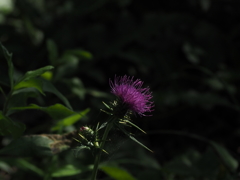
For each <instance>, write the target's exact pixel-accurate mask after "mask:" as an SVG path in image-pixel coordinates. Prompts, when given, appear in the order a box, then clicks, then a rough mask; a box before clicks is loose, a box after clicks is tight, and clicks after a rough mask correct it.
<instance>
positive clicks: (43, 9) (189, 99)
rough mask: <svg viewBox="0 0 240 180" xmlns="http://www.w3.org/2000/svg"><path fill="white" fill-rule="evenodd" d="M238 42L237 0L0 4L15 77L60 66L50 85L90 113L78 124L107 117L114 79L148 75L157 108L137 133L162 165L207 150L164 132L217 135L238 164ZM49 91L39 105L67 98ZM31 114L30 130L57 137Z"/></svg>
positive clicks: (1, 33)
mask: <svg viewBox="0 0 240 180" xmlns="http://www.w3.org/2000/svg"><path fill="white" fill-rule="evenodd" d="M10 2H12V1H10ZM239 40H240V1H238V0H181V1H180V0H168V1H141V0H139V1H135V0H111V1H108V0H88V1H83V0H68V1H64V0H51V1H47V0H38V1H32V0H16V1H13V3H12V5H11V6H10V7H7V6H3V5H2V7H1V6H0V41H1V43H2V44H3V45H4V46H5V47H6V48H7V49H8V50H9V51H10V52H12V53H13V63H14V66H15V69H16V71H17V73H19V74H22V73H24V72H26V71H28V70H33V69H37V68H40V67H42V66H46V65H53V66H54V67H55V69H54V71H53V79H52V82H53V84H54V85H55V86H56V87H57V88H58V89H59V91H61V92H62V93H63V94H64V95H65V96H66V97H67V98H68V100H69V101H70V103H71V105H72V106H73V109H74V110H76V111H79V110H83V109H85V108H90V109H91V111H90V113H89V114H88V116H87V118H86V120H85V121H84V122H80V123H79V124H77V126H80V125H84V124H96V122H97V121H98V119H97V118H100V117H102V116H103V117H104V115H102V114H101V113H100V111H99V109H100V108H104V106H103V105H102V101H105V102H109V101H111V100H112V96H111V95H110V87H109V78H111V79H113V78H114V77H115V75H119V76H122V75H125V74H126V75H129V76H134V77H135V78H140V79H141V80H143V81H144V85H145V86H149V87H150V88H151V91H152V92H153V101H154V102H155V108H154V109H155V111H154V112H153V113H152V116H150V117H143V118H139V117H134V118H133V119H134V122H135V123H136V124H137V125H139V127H141V128H142V129H144V130H145V131H147V132H148V135H146V136H141V137H140V139H141V138H142V140H143V142H144V143H145V144H146V145H147V146H148V147H149V148H150V149H152V150H153V151H154V154H153V155H151V156H152V157H153V158H154V159H156V161H157V162H158V163H160V164H162V165H164V164H166V163H168V162H170V161H171V160H172V159H173V157H175V156H177V157H180V155H179V154H182V153H185V152H186V151H188V149H194V151H197V152H199V153H200V154H204V152H205V151H207V150H206V149H208V145H207V144H206V143H204V142H202V141H199V140H196V139H192V138H189V137H188V136H180V135H176V134H174V133H167V134H166V132H165V131H163V130H175V131H179V132H185V133H193V134H197V135H200V136H202V137H205V138H207V139H210V140H214V141H216V142H218V143H219V144H221V145H223V146H224V147H226V148H227V149H228V151H229V152H230V153H231V154H232V155H233V156H234V158H236V159H237V160H239V140H240V137H239V136H240V129H239V127H240V123H239V122H240V121H239V108H240V106H239V98H240V97H239V96H240V93H239V82H240V73H239V72H240V51H239V48H240V41H239ZM4 61H5V60H4V59H3V57H1V59H0V70H1V72H4V70H5V71H6V63H5V62H4ZM1 72H0V73H1ZM5 78H6V77H4V76H1V77H0V79H1V81H5ZM4 88H6V89H7V87H4ZM47 97H48V98H45V97H43V99H44V101H39V102H40V104H41V105H42V106H47V105H52V104H54V103H60V101H59V100H58V99H57V98H56V97H55V96H52V95H47ZM32 101H33V102H34V100H31V99H30V100H29V102H32ZM28 113H29V114H28V116H26V114H27V113H26V114H24V113H22V114H20V115H19V116H18V119H19V120H20V121H22V122H24V123H25V124H26V126H27V130H26V131H25V133H26V134H39V133H50V130H49V129H50V127H51V125H52V124H51V120H50V119H49V117H48V116H45V115H44V114H42V113H41V112H35V111H29V112H28ZM29 115H30V116H29ZM29 117H30V118H29ZM76 128H77V127H76ZM133 131H134V130H133ZM134 132H135V131H134ZM164 132H165V133H164ZM146 154H149V152H147V153H146ZM170 172H171V170H170ZM170 174H171V173H170ZM173 174H174V173H173ZM180 175H181V177H193V178H194V176H193V175H185V174H183V175H182V174H181V173H180ZM174 177H178V174H177V175H176V173H175V175H174ZM201 177H202V176H201ZM203 177H204V175H203ZM206 177H208V176H207V175H206ZM209 177H210V176H209ZM209 179H210V178H209Z"/></svg>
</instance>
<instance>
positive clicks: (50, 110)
mask: <svg viewBox="0 0 240 180" xmlns="http://www.w3.org/2000/svg"><path fill="white" fill-rule="evenodd" d="M12 109H13V110H25V109H38V110H41V111H43V112H45V113H47V114H48V115H49V116H50V117H51V118H52V119H55V120H59V119H63V118H66V117H69V116H71V115H75V114H76V112H74V111H72V110H70V109H68V108H67V107H65V106H63V105H62V104H55V105H52V106H49V107H40V106H38V105H36V104H31V105H29V106H25V107H14V108H12Z"/></svg>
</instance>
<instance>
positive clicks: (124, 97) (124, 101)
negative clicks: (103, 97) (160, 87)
mask: <svg viewBox="0 0 240 180" xmlns="http://www.w3.org/2000/svg"><path fill="white" fill-rule="evenodd" d="M133 78H134V77H130V76H126V75H125V76H122V77H115V79H114V81H111V80H110V87H111V93H112V94H114V95H115V96H116V97H117V99H118V100H117V101H116V102H115V103H114V104H115V105H116V106H118V107H121V110H123V109H124V110H125V111H126V112H128V111H131V112H132V113H134V114H138V115H140V116H146V115H145V114H144V113H146V112H151V111H153V109H152V108H153V107H154V105H153V102H152V101H151V99H152V93H151V92H150V89H149V87H147V88H142V85H143V81H141V80H140V79H136V80H133Z"/></svg>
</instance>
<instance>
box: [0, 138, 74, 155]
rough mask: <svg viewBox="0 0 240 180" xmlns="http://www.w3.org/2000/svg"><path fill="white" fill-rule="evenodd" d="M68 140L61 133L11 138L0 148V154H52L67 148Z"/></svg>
mask: <svg viewBox="0 0 240 180" xmlns="http://www.w3.org/2000/svg"><path fill="white" fill-rule="evenodd" d="M68 143H69V140H67V139H64V138H62V136H61V135H47V134H42V135H31V136H24V137H20V138H18V139H15V140H13V141H12V142H11V143H10V144H9V145H7V146H6V147H4V148H2V149H1V150H0V155H10V156H21V157H31V156H52V155H54V154H56V153H59V152H62V151H64V150H66V149H68V148H69V145H68Z"/></svg>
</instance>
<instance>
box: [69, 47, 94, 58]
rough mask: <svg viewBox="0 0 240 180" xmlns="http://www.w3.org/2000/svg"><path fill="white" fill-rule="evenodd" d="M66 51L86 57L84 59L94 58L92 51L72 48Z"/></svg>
mask: <svg viewBox="0 0 240 180" xmlns="http://www.w3.org/2000/svg"><path fill="white" fill-rule="evenodd" d="M65 53H67V54H74V55H76V56H77V57H80V58H84V59H92V57H93V56H92V54H91V53H90V52H88V51H85V50H82V49H71V50H67V51H66V52H65Z"/></svg>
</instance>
